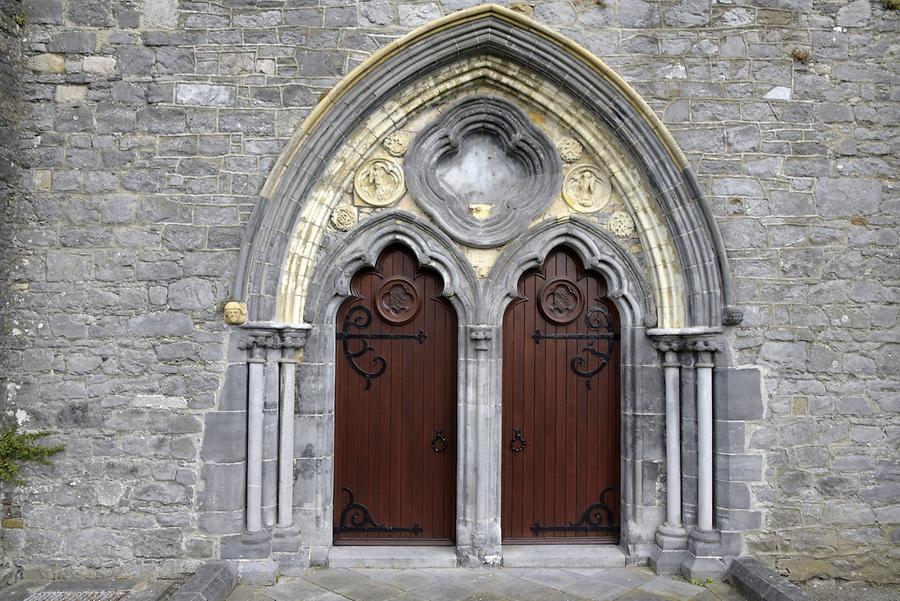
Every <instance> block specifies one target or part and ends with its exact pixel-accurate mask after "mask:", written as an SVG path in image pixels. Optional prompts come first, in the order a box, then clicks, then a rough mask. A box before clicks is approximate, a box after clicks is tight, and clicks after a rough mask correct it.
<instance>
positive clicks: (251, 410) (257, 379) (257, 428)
mask: <svg viewBox="0 0 900 601" xmlns="http://www.w3.org/2000/svg"><path fill="white" fill-rule="evenodd" d="M249 351H250V356H249V357H248V359H247V363H248V364H249V365H248V368H249V376H248V389H249V390H248V399H247V530H248V531H249V532H258V531H259V530H260V528H262V451H263V403H264V399H265V394H266V390H265V385H266V383H265V363H266V360H265V359H264V358H263V357H262V354H263V349H262V348H260V347H259V345H257V344H256V343H255V342H251V343H250V347H249Z"/></svg>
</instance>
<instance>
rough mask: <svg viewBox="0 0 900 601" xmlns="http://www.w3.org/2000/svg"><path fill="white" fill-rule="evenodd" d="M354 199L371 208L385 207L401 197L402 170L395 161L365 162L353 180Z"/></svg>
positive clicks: (402, 187)
mask: <svg viewBox="0 0 900 601" xmlns="http://www.w3.org/2000/svg"><path fill="white" fill-rule="evenodd" d="M353 189H354V190H355V191H356V197H357V198H358V199H359V200H361V201H362V202H364V203H366V204H369V205H372V206H373V207H387V206H390V205H392V204H394V203H395V202H397V201H398V200H400V197H401V196H403V193H404V192H405V191H406V185H405V183H404V179H403V170H402V169H400V165H398V164H397V163H396V162H395V161H392V160H390V159H383V158H375V159H369V160H368V161H366V162H365V163H364V164H363V166H362V168H360V170H359V171H357V172H356V177H354V178H353Z"/></svg>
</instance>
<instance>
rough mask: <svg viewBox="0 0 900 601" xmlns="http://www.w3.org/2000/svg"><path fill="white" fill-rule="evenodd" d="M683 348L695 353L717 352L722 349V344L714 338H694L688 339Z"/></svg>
mask: <svg viewBox="0 0 900 601" xmlns="http://www.w3.org/2000/svg"><path fill="white" fill-rule="evenodd" d="M683 348H684V350H688V351H694V352H695V353H717V352H719V351H721V350H722V344H721V343H720V342H719V341H717V340H715V339H712V338H694V339H691V340H686V341H685V342H684V347H683Z"/></svg>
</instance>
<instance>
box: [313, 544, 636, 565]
mask: <svg viewBox="0 0 900 601" xmlns="http://www.w3.org/2000/svg"><path fill="white" fill-rule="evenodd" d="M457 565H458V562H457V558H456V549H455V548H454V547H426V546H421V547H416V546H399V545H398V546H387V545H386V546H369V545H359V546H341V547H332V548H331V549H330V550H329V553H328V566H329V567H332V568H455V567H457ZM503 566H504V567H507V568H623V567H625V553H623V552H622V550H621V549H620V548H619V547H616V546H613V545H504V546H503Z"/></svg>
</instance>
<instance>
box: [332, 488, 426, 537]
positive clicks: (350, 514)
mask: <svg viewBox="0 0 900 601" xmlns="http://www.w3.org/2000/svg"><path fill="white" fill-rule="evenodd" d="M341 490H343V491H345V492H346V493H347V495H348V496H349V497H350V499H349V500H348V501H347V504H346V505H345V506H344V508H343V509H342V510H341V519H340V522H339V523H338V525H337V526H335V527H334V531H335V532H412V533H413V534H419V533H421V532H422V528H421V526H419V525H418V524H413V525H412V526H408V527H401V526H385V525H384V524H379V523H378V522H377V521H375V518H373V517H372V514H371V513H370V512H369V508H368V507H366V506H365V505H363V504H362V503H357V502H356V498H355V497H354V495H353V491H352V490H350V489H349V488H346V487H344V488H342V489H341ZM348 519H349V524H348V523H347V521H348Z"/></svg>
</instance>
